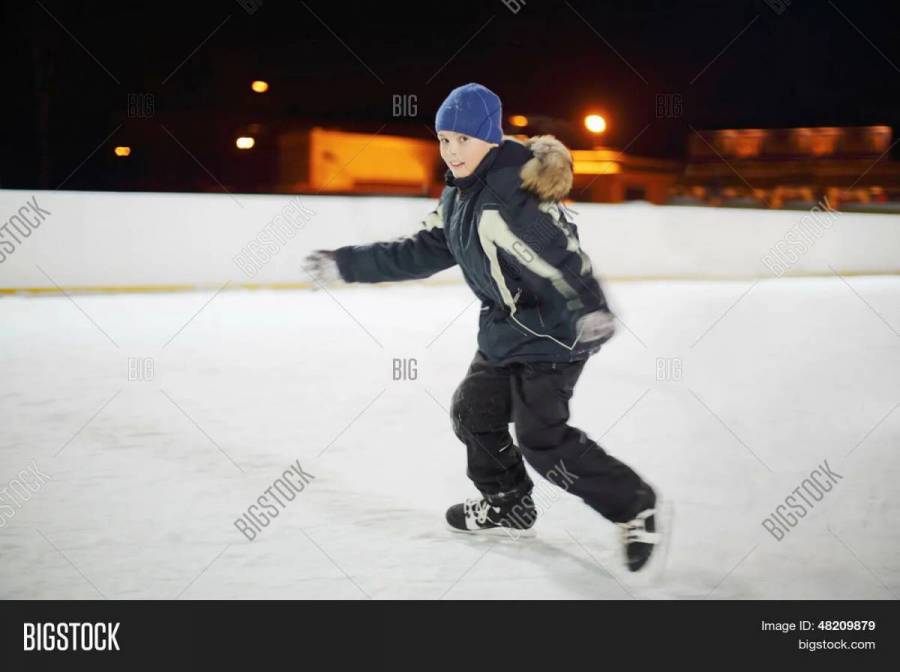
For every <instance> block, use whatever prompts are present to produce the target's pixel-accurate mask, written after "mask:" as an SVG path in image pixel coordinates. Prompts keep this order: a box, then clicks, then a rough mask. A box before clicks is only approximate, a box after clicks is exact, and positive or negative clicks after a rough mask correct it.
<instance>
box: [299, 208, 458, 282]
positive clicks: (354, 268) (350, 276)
mask: <svg viewBox="0 0 900 672" xmlns="http://www.w3.org/2000/svg"><path fill="white" fill-rule="evenodd" d="M422 225H423V227H424V228H423V229H422V230H421V231H418V232H417V233H415V234H413V235H410V236H406V237H404V238H400V239H397V240H392V241H389V242H382V243H371V244H368V245H347V246H346V247H340V248H338V249H336V250H316V251H315V252H313V253H312V254H310V255H309V256H308V257H307V258H306V259H305V260H304V263H303V268H304V269H305V270H306V272H307V273H309V274H310V275H312V276H313V278H315V279H316V280H317V281H319V282H328V281H331V280H338V279H340V280H343V281H344V282H387V281H390V280H415V279H418V278H427V277H428V276H430V275H434V274H435V273H437V272H438V271H442V270H444V269H445V268H450V267H451V266H453V265H454V264H455V263H456V259H455V258H454V256H453V254H452V253H451V252H450V250H449V248H448V247H447V240H446V238H445V237H444V229H443V213H442V212H441V206H440V205H438V207H437V208H436V209H435V210H434V211H432V212H431V213H429V215H428V217H426V218H425V220H424V221H423V222H422Z"/></svg>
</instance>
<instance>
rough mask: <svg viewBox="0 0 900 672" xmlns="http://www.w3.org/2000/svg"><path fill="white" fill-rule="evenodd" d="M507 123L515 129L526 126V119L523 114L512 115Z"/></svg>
mask: <svg viewBox="0 0 900 672" xmlns="http://www.w3.org/2000/svg"><path fill="white" fill-rule="evenodd" d="M509 123H510V124H512V125H513V126H516V127H517V128H524V127H525V126H528V117H526V116H525V115H524V114H514V115H512V116H511V117H510V118H509Z"/></svg>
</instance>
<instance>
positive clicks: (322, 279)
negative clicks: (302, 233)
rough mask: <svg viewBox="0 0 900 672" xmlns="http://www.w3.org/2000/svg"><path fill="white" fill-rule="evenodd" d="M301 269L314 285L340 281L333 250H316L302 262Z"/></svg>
mask: <svg viewBox="0 0 900 672" xmlns="http://www.w3.org/2000/svg"><path fill="white" fill-rule="evenodd" d="M301 268H302V269H303V270H304V271H306V273H307V274H308V275H310V276H311V277H312V279H313V282H314V283H315V284H316V285H325V284H328V283H329V282H336V281H338V280H341V273H340V271H339V270H338V265H337V260H336V259H335V255H334V251H333V250H316V251H315V252H312V253H311V254H309V255H307V257H306V258H305V259H304V260H303V263H302V264H301Z"/></svg>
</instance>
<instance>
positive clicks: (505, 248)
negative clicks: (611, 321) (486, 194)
mask: <svg viewBox="0 0 900 672" xmlns="http://www.w3.org/2000/svg"><path fill="white" fill-rule="evenodd" d="M479 237H480V239H481V244H482V247H483V248H484V250H485V253H486V254H487V256H488V259H489V260H490V262H491V264H492V266H493V265H495V264H496V266H497V267H498V269H499V270H498V272H496V273H493V275H494V279H495V281H496V282H497V285H498V289H499V291H500V295H501V297H502V298H503V300H504V302H505V303H506V304H507V305H508V306H509V307H510V309H511V310H512V312H515V305H516V297H515V296H514V295H512V294H513V291H515V290H514V288H513V290H512V291H511V289H510V287H503V286H501V285H504V284H506V282H505V278H506V276H505V275H504V274H503V273H502V268H503V267H504V266H509V265H510V264H511V265H512V266H513V267H514V268H515V269H516V271H517V273H516V275H518V276H519V277H520V278H521V281H522V284H524V285H525V289H526V290H528V291H531V292H533V293H535V294H537V295H538V296H544V297H547V296H550V297H555V299H556V301H555V302H558V303H559V304H562V305H564V306H565V309H566V310H567V311H570V312H571V313H573V314H574V315H576V316H577V315H583V314H586V313H590V312H594V311H596V310H609V308H608V306H607V303H606V298H605V296H604V294H603V291H602V289H601V288H600V284H599V283H598V282H597V279H596V278H595V277H594V274H593V268H592V265H591V260H590V258H589V257H588V255H587V254H586V253H585V252H584V250H582V249H581V243H580V241H579V240H578V234H577V231H576V229H575V228H574V225H572V224H570V223H569V222H568V221H566V219H565V217H564V216H563V214H562V212H561V211H560V207H559V205H558V204H556V203H552V202H540V201H538V200H537V199H536V198H534V197H532V196H528V195H526V194H525V193H524V192H521V191H520V192H519V194H518V196H513V197H511V198H510V199H508V200H506V201H505V202H502V203H496V204H487V205H486V206H485V208H484V209H483V210H482V214H481V219H480V221H479ZM492 257H494V258H492ZM500 258H502V259H503V263H500Z"/></svg>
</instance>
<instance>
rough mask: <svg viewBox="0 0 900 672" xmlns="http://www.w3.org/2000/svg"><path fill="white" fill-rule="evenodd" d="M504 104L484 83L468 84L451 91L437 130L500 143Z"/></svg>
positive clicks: (437, 117) (438, 117)
mask: <svg viewBox="0 0 900 672" xmlns="http://www.w3.org/2000/svg"><path fill="white" fill-rule="evenodd" d="M500 119H501V104H500V98H499V97H498V96H497V94H496V93H494V92H493V91H491V90H490V89H489V88H487V87H486V86H482V85H481V84H475V83H474V82H473V83H471V84H464V85H463V86H459V87H457V88H455V89H453V91H451V92H450V95H449V96H447V98H446V100H444V102H443V103H441V106H440V107H439V108H438V111H437V114H436V115H435V117H434V130H435V131H456V132H457V133H464V134H465V135H468V136H470V137H473V138H480V139H482V140H484V141H485V142H492V143H494V144H498V145H499V144H500V141H501V140H502V139H503V130H502V129H501V128H500Z"/></svg>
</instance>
